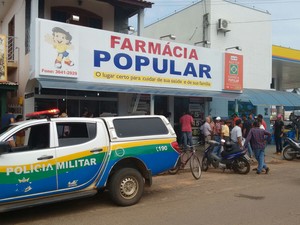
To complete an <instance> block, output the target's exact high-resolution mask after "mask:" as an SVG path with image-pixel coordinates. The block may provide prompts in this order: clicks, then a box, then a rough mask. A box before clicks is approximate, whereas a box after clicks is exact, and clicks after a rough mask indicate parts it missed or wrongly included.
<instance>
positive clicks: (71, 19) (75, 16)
mask: <svg viewBox="0 0 300 225" xmlns="http://www.w3.org/2000/svg"><path fill="white" fill-rule="evenodd" d="M79 19H80V17H79V16H77V15H71V16H70V18H68V19H67V20H66V23H70V22H71V21H76V22H78V21H79Z"/></svg>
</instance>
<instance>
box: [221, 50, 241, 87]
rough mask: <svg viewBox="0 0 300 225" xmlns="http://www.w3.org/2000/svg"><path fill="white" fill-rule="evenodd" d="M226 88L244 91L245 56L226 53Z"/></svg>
mask: <svg viewBox="0 0 300 225" xmlns="http://www.w3.org/2000/svg"><path fill="white" fill-rule="evenodd" d="M224 58H225V60H224V65H225V69H224V90H226V91H237V92H242V91H243V56H242V55H238V54H232V53H225V57H224Z"/></svg>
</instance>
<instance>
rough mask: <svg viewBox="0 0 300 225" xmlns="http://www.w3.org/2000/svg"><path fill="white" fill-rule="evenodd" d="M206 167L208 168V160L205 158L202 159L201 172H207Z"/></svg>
mask: <svg viewBox="0 0 300 225" xmlns="http://www.w3.org/2000/svg"><path fill="white" fill-rule="evenodd" d="M208 166H209V163H208V158H207V157H206V156H204V157H203V159H202V166H201V168H202V170H203V171H207V170H208Z"/></svg>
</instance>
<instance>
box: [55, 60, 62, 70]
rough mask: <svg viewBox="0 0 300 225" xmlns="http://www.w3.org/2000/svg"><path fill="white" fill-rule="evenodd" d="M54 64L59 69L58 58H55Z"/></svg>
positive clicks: (59, 62)
mask: <svg viewBox="0 0 300 225" xmlns="http://www.w3.org/2000/svg"><path fill="white" fill-rule="evenodd" d="M54 65H55V67H56V68H57V69H60V68H61V61H59V60H58V59H56V60H55V63H54Z"/></svg>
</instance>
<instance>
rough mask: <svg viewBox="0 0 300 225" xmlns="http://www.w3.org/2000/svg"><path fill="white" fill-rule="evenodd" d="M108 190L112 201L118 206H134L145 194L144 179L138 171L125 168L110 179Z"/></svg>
mask: <svg viewBox="0 0 300 225" xmlns="http://www.w3.org/2000/svg"><path fill="white" fill-rule="evenodd" d="M108 189H109V194H110V197H111V199H112V200H113V201H114V202H115V203H116V204H117V205H120V206H130V205H134V204H136V203H137V202H138V201H139V200H140V199H141V197H142V194H143V192H144V179H143V177H142V175H141V173H140V172H139V171H138V170H136V169H133V168H123V169H120V170H118V171H117V172H116V173H115V174H114V175H113V176H112V177H111V178H110V180H109V185H108Z"/></svg>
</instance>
